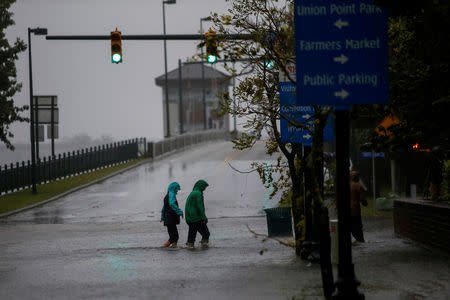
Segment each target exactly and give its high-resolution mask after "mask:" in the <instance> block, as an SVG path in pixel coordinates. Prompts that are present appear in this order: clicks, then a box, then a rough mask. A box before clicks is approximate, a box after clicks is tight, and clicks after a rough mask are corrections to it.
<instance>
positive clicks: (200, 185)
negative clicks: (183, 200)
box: [192, 179, 209, 192]
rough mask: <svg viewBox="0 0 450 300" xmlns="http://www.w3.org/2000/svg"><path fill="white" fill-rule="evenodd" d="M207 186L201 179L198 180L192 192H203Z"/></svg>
mask: <svg viewBox="0 0 450 300" xmlns="http://www.w3.org/2000/svg"><path fill="white" fill-rule="evenodd" d="M207 186H209V184H208V183H207V182H206V181H204V180H203V179H200V180H199V181H197V182H196V183H195V185H194V188H193V189H192V190H199V191H200V192H203V191H204V190H205V189H206V187H207Z"/></svg>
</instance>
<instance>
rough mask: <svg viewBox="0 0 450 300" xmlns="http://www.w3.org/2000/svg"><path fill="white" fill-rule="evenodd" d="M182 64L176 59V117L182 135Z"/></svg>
mask: <svg viewBox="0 0 450 300" xmlns="http://www.w3.org/2000/svg"><path fill="white" fill-rule="evenodd" d="M181 68H182V64H181V59H178V96H179V100H180V102H179V108H178V116H179V119H180V134H183V81H182V79H183V78H182V69H181Z"/></svg>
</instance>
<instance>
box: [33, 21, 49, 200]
mask: <svg viewBox="0 0 450 300" xmlns="http://www.w3.org/2000/svg"><path fill="white" fill-rule="evenodd" d="M32 33H34V34H35V35H47V28H39V27H38V28H28V64H29V67H28V69H29V71H30V75H29V76H30V142H31V192H32V193H33V194H37V189H36V153H35V144H34V143H35V138H34V132H35V127H34V104H33V70H32V63H31V34H32Z"/></svg>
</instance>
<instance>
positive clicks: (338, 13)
mask: <svg viewBox="0 0 450 300" xmlns="http://www.w3.org/2000/svg"><path fill="white" fill-rule="evenodd" d="M387 26H388V25H387V14H386V11H385V9H383V8H380V7H377V6H375V5H374V4H373V0H295V40H296V46H295V48H296V66H297V68H296V69H297V70H296V71H297V87H298V88H297V90H298V91H299V93H298V94H297V104H298V105H349V104H364V103H386V102H388V99H389V98H388V43H387V28H388V27H387Z"/></svg>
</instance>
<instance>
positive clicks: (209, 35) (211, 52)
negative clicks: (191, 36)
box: [205, 28, 218, 64]
mask: <svg viewBox="0 0 450 300" xmlns="http://www.w3.org/2000/svg"><path fill="white" fill-rule="evenodd" d="M205 45H206V60H207V61H208V63H210V64H213V63H215V62H216V61H217V57H218V53H217V40H216V32H215V31H213V30H212V29H211V28H210V29H209V31H208V32H206V33H205Z"/></svg>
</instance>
